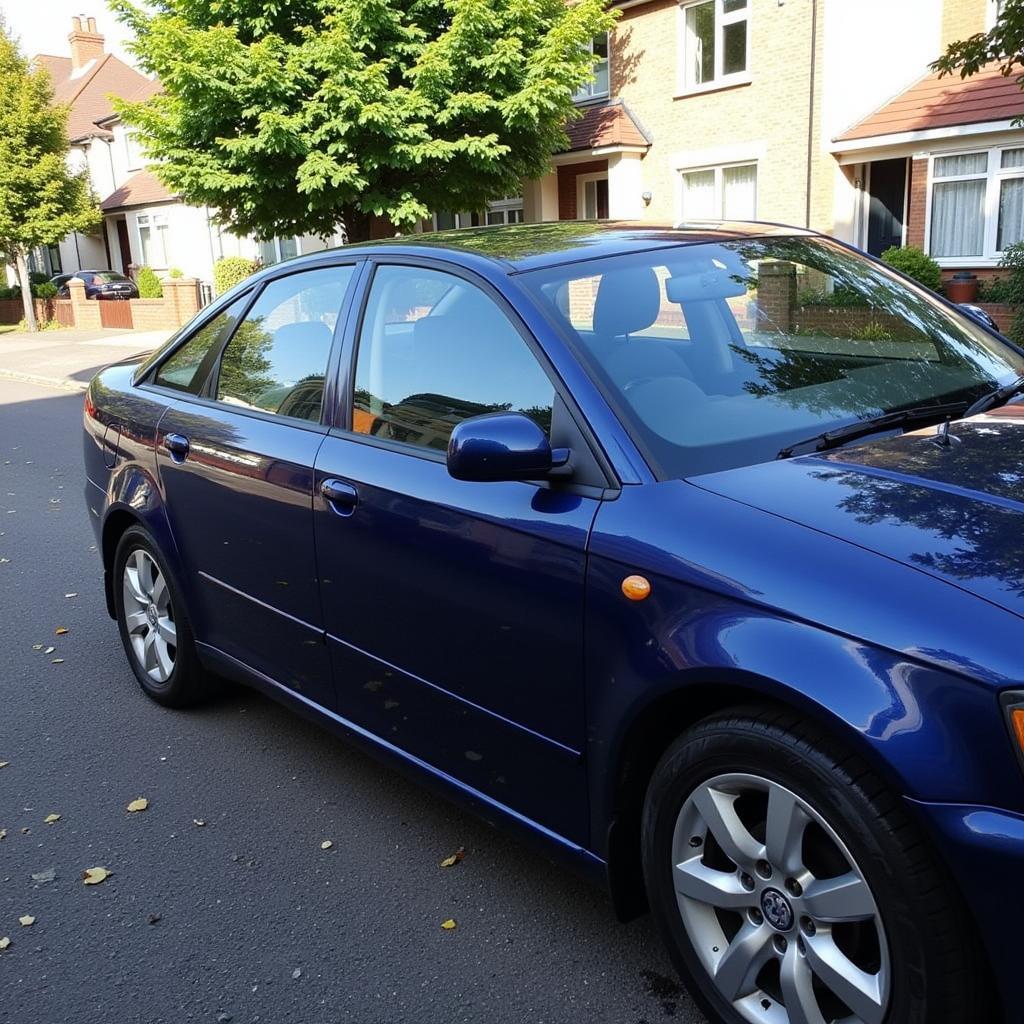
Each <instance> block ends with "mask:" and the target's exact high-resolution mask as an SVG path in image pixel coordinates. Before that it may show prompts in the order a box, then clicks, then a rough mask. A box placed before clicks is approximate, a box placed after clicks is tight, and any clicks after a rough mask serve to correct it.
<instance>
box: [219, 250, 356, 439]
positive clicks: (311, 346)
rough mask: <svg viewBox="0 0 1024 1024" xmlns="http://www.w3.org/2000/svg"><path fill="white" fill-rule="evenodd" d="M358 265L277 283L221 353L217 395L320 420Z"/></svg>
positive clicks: (290, 277) (292, 276)
mask: <svg viewBox="0 0 1024 1024" xmlns="http://www.w3.org/2000/svg"><path fill="white" fill-rule="evenodd" d="M354 269H355V268H354V267H353V266H352V265H348V266H343V267H322V268H320V269H318V270H307V271H304V272H301V273H297V274H289V275H288V276H287V277H282V278H278V279H277V280H276V281H271V282H270V284H268V285H267V286H266V288H264V289H263V291H262V292H261V294H260V297H259V298H258V299H257V300H256V302H255V303H253V306H252V309H250V310H249V313H248V315H247V316H246V318H245V319H244V320H243V321H242V322H241V323H240V324H239V325H238V329H237V330H236V331H235V333H234V335H233V336H232V338H231V340H230V341H229V342H228V345H227V348H225V349H224V354H223V356H221V361H220V372H219V376H218V380H217V400H218V401H221V402H227V403H229V404H231V405H238V406H243V407H245V408H249V409H259V410H261V411H262V412H270V413H276V414H277V415H279V416H292V417H295V418H297V419H304V420H314V421H316V420H319V419H320V407H321V405H322V404H323V395H324V378H325V375H326V373H327V360H328V357H329V356H330V351H331V342H332V340H333V338H334V327H335V324H336V323H337V321H338V316H339V315H340V313H341V306H342V302H343V301H344V298H345V291H346V289H347V288H348V285H349V282H350V281H351V279H352V274H353V271H354Z"/></svg>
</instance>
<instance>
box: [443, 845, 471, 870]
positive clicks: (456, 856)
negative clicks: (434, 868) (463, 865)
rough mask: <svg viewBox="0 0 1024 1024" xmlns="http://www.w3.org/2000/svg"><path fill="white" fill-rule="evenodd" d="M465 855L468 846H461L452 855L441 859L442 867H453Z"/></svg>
mask: <svg viewBox="0 0 1024 1024" xmlns="http://www.w3.org/2000/svg"><path fill="white" fill-rule="evenodd" d="M465 856H466V848H465V847H464V846H460V847H459V848H458V849H457V850H456V851H455V852H454V853H453V854H452V855H451V856H450V857H445V859H444V860H443V861H441V867H443V868H453V867H455V865H456V864H458V863H459V861H460V860H462V858H463V857H465Z"/></svg>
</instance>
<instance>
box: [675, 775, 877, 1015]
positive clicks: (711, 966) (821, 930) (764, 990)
mask: <svg viewBox="0 0 1024 1024" xmlns="http://www.w3.org/2000/svg"><path fill="white" fill-rule="evenodd" d="M672 878H673V885H674V888H675V892H676V900H677V903H678V907H679V912H680V914H681V915H682V920H683V925H684V927H685V929H686V932H687V935H688V937H689V939H690V942H691V944H692V946H693V949H694V951H695V952H696V955H697V957H698V958H699V960H700V962H701V964H702V966H703V967H704V969H705V971H706V972H707V974H708V976H709V978H710V979H711V981H712V983H713V984H714V985H715V987H716V988H717V989H718V991H719V993H720V994H721V995H722V996H723V997H724V998H725V1000H726V1001H727V1002H728V1003H729V1004H730V1005H731V1006H732V1007H733V1008H734V1009H735V1010H736V1012H737V1013H739V1014H740V1016H741V1017H743V1018H744V1019H745V1020H747V1021H751V1022H756V1024H839V1022H841V1024H882V1021H883V1019H884V1017H885V1012H886V1008H887V1004H888V999H889V978H890V974H891V969H890V962H889V952H888V947H887V945H886V939H885V931H884V928H883V926H882V920H881V916H880V914H879V911H878V906H877V904H876V902H875V898H874V895H873V894H872V892H871V889H870V887H869V885H868V883H867V881H866V879H865V876H864V874H863V872H862V871H861V870H860V868H859V867H858V866H857V864H856V862H855V861H854V859H853V857H852V856H851V854H850V852H849V850H848V849H847V847H846V845H845V844H844V843H843V841H842V840H841V839H840V837H839V835H838V834H837V832H836V831H835V829H833V828H832V826H831V825H829V824H828V822H827V821H826V820H825V819H824V818H823V817H822V815H821V814H820V813H818V811H816V810H815V809H814V808H813V807H812V806H811V805H810V804H809V803H808V802H807V801H806V800H804V799H802V798H801V797H799V796H797V795H796V794H795V793H793V792H792V791H791V790H789V789H786V788H785V787H784V786H781V785H779V784H778V783H776V782H773V781H771V780H769V779H766V778H762V777H760V776H756V775H748V774H729V775H719V776H716V777H714V778H712V779H708V780H707V781H705V782H703V783H701V784H700V785H699V786H698V787H697V788H696V789H695V790H694V791H693V792H692V793H691V794H690V795H689V797H687V799H686V801H685V802H684V803H683V806H682V808H681V809H680V812H679V815H678V817H677V819H676V825H675V830H674V832H673V837H672Z"/></svg>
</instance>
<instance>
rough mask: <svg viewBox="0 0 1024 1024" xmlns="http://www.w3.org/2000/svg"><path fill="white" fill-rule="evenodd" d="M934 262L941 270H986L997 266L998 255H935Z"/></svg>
mask: <svg viewBox="0 0 1024 1024" xmlns="http://www.w3.org/2000/svg"><path fill="white" fill-rule="evenodd" d="M933 258H934V260H935V262H936V263H938V265H939V266H940V267H941V268H942V269H943V270H973V269H978V270H988V269H993V268H995V267H998V266H999V260H1000V257H998V256H936V257H933Z"/></svg>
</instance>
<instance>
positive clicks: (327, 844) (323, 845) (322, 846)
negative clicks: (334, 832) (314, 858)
mask: <svg viewBox="0 0 1024 1024" xmlns="http://www.w3.org/2000/svg"><path fill="white" fill-rule="evenodd" d="M333 845H334V843H333V842H331V840H330V839H325V840H324V841H323V842H322V843H321V844H320V849H321V850H329V849H330V848H331V847H332V846H333Z"/></svg>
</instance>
